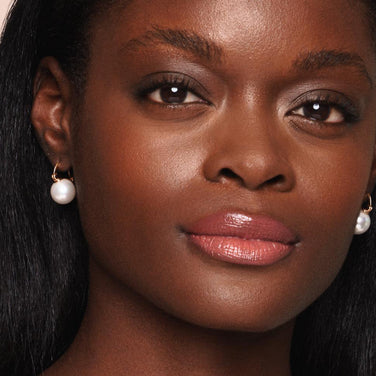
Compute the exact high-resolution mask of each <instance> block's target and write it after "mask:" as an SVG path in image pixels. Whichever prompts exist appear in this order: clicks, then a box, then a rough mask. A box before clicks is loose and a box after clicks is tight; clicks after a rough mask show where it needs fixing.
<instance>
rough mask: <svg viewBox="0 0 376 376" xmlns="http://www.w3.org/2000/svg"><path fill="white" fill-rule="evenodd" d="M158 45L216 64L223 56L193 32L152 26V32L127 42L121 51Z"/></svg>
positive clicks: (218, 48) (210, 42) (216, 48)
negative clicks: (170, 47) (185, 52)
mask: <svg viewBox="0 0 376 376" xmlns="http://www.w3.org/2000/svg"><path fill="white" fill-rule="evenodd" d="M158 44H167V45H170V46H172V47H175V48H178V49H181V50H183V51H188V52H190V53H193V54H194V55H196V56H198V57H199V58H202V59H205V60H208V61H210V62H214V63H218V64H219V63H220V62H221V60H222V56H223V51H222V49H221V48H220V47H219V46H217V45H216V44H215V43H214V42H212V41H210V40H208V39H205V38H203V37H202V36H200V35H198V34H196V33H195V32H193V31H190V30H184V29H162V28H160V27H157V26H153V30H149V31H147V32H146V33H145V34H143V35H142V36H141V37H138V38H135V39H131V40H130V41H128V42H127V43H126V44H125V46H124V47H123V48H122V50H126V51H132V50H133V51H137V50H139V48H140V47H147V46H153V45H158Z"/></svg>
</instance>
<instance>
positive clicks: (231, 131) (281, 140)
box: [204, 115, 295, 192]
mask: <svg viewBox="0 0 376 376" xmlns="http://www.w3.org/2000/svg"><path fill="white" fill-rule="evenodd" d="M261 116H262V115H260V117H258V119H253V120H252V118H248V119H244V117H241V119H242V120H241V119H238V120H236V121H235V120H234V119H235V117H234V116H233V117H232V119H233V121H232V122H231V120H230V119H229V118H227V119H226V120H224V121H223V122H222V123H221V124H218V123H217V124H215V125H214V126H213V129H214V128H216V129H215V131H213V132H212V133H211V136H210V144H211V151H210V153H209V155H208V156H207V158H206V160H205V162H204V175H205V177H206V179H207V180H209V181H211V182H217V183H222V184H237V185H241V186H243V187H245V188H247V189H249V190H275V191H279V192H288V191H290V190H291V189H292V188H293V186H294V184H295V174H294V170H293V166H292V165H291V163H290V161H289V155H290V154H291V150H290V149H291V146H290V147H289V145H290V144H291V140H289V137H288V134H287V132H286V129H285V130H284V129H283V124H278V122H277V123H276V124H274V123H273V122H276V120H273V119H269V120H265V119H264V120H261V119H262V117H261ZM284 126H286V125H284Z"/></svg>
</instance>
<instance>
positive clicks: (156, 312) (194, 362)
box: [45, 263, 293, 376]
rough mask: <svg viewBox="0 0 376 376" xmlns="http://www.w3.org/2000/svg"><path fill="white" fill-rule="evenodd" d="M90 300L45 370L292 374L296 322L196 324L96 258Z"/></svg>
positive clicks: (119, 375) (49, 373) (183, 374)
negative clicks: (234, 327) (259, 329)
mask: <svg viewBox="0 0 376 376" xmlns="http://www.w3.org/2000/svg"><path fill="white" fill-rule="evenodd" d="M91 275H95V278H94V279H93V278H92V279H91V285H90V292H89V299H88V307H87V311H86V314H85V317H84V320H83V323H82V326H81V328H80V330H79V333H78V335H77V337H76V339H75V341H74V343H73V344H72V346H71V347H70V348H69V350H68V351H67V353H66V354H65V355H64V356H63V357H62V358H61V359H60V360H59V361H58V362H57V363H56V364H55V365H54V366H52V367H51V368H50V369H49V370H48V371H47V372H46V373H45V375H46V376H52V375H56V376H60V375H75V374H77V375H78V374H79V375H81V376H86V375H90V376H96V375H104V374H105V375H108V376H112V375H117V376H122V375H124V376H125V375H127V376H133V375H153V376H158V375H163V376H170V375H171V376H172V375H181V376H188V375H189V376H209V375H218V376H222V375H223V376H224V375H229V374H231V375H232V376H237V375H239V376H240V375H245V374H246V375H249V376H252V375H261V374H262V375H265V376H269V375H270V376H271V375H273V376H274V375H277V374H278V375H280V376H289V375H290V374H291V373H290V365H289V354H290V345H291V337H292V331H293V322H289V323H287V324H285V325H283V326H281V327H279V328H277V329H274V330H272V331H268V332H266V333H246V332H232V331H224V330H214V329H208V328H202V327H199V326H196V325H191V324H189V323H187V322H184V321H182V320H179V319H177V318H174V317H172V316H170V315H168V314H166V313H165V312H163V311H162V310H160V309H159V308H157V307H156V306H155V305H153V304H151V303H150V302H148V301H147V300H146V299H144V298H143V297H141V296H139V295H138V294H136V293H134V292H132V291H131V290H129V289H127V288H126V287H124V285H121V286H119V285H118V284H117V283H116V282H114V281H112V280H109V279H108V278H107V276H106V274H105V273H103V272H101V271H100V270H98V269H97V268H96V266H95V265H94V264H93V263H92V265H91Z"/></svg>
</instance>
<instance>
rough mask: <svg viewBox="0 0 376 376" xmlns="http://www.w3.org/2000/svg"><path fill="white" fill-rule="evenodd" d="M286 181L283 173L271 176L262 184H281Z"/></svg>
mask: <svg viewBox="0 0 376 376" xmlns="http://www.w3.org/2000/svg"><path fill="white" fill-rule="evenodd" d="M285 182H286V177H285V176H283V175H276V176H274V177H273V178H271V179H269V180H267V181H266V182H265V183H264V184H263V185H281V184H284V183H285Z"/></svg>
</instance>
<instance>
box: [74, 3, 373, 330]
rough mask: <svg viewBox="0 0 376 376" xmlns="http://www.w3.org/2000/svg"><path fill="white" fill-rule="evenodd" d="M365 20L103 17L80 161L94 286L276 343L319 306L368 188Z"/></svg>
mask: <svg viewBox="0 0 376 376" xmlns="http://www.w3.org/2000/svg"><path fill="white" fill-rule="evenodd" d="M363 12H364V9H363V8H362V7H361V5H359V4H358V3H357V5H351V4H350V2H349V1H345V0H332V1H326V0H316V1H314V2H306V1H296V0H286V1H283V2H280V1H274V0H268V1H262V2H261V1H247V0H241V1H240V0H239V1H236V6H234V2H233V1H228V0H211V1H201V0H190V1H181V0H179V1H178V0H168V1H167V0H153V1H147V0H135V1H131V2H130V4H128V5H127V6H126V7H124V8H122V9H121V10H120V11H119V9H116V11H113V12H108V13H107V14H106V15H102V16H101V17H100V18H98V19H97V20H96V22H95V27H94V28H93V37H92V41H91V60H90V64H89V67H88V81H87V87H86V92H85V97H84V100H83V103H82V106H81V107H80V114H79V119H80V123H79V124H78V125H77V129H76V130H75V132H74V135H73V139H72V152H71V156H72V157H71V158H72V166H73V169H74V173H75V180H76V184H77V190H78V203H79V208H80V214H81V218H82V223H83V227H84V232H85V235H86V238H87V240H88V244H89V248H90V253H91V257H92V260H91V262H92V265H95V266H96V267H95V268H93V271H92V274H91V278H92V280H95V279H96V278H99V277H98V273H99V271H98V270H101V273H104V275H105V276H107V277H108V281H111V282H110V283H113V284H116V285H117V286H119V285H120V286H121V287H122V288H121V289H120V291H127V290H129V289H130V290H132V291H135V292H137V293H138V294H140V295H141V296H143V297H145V298H146V299H147V301H150V302H151V303H153V304H155V305H156V306H158V307H160V308H162V309H163V310H165V311H166V312H168V313H170V314H173V315H175V316H176V317H178V318H181V319H184V320H187V321H188V322H191V323H195V324H198V325H202V326H206V327H211V328H222V329H234V330H249V331H264V330H268V329H271V328H274V327H277V326H279V325H281V324H283V323H286V322H288V321H289V320H292V319H293V318H294V317H295V316H296V315H297V314H298V313H300V312H301V311H302V310H304V309H305V308H306V307H307V306H308V305H309V304H310V303H311V302H313V301H314V300H315V299H316V298H317V297H318V296H319V295H320V294H321V293H322V292H323V291H324V290H325V289H326V288H327V287H328V286H329V285H330V283H331V282H332V281H333V279H334V278H335V276H336V275H337V273H338V272H339V270H340V268H341V265H342V263H343V262H344V259H345V257H346V254H347V251H348V248H349V245H350V242H351V240H352V236H353V229H354V225H355V222H356V218H357V215H358V213H359V210H360V208H361V205H362V202H363V199H364V195H365V193H366V192H367V191H370V190H371V189H372V186H373V179H372V177H371V175H372V165H373V158H374V143H375V119H376V96H375V90H374V89H373V84H374V83H373V81H374V78H375V74H376V64H375V55H374V52H373V50H372V41H371V38H370V34H369V25H368V24H367V22H366V19H365V18H363ZM286 243H288V244H286ZM120 294H121V293H120Z"/></svg>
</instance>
